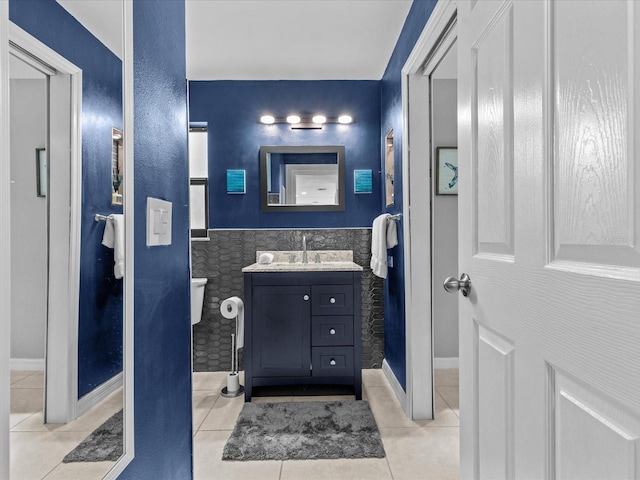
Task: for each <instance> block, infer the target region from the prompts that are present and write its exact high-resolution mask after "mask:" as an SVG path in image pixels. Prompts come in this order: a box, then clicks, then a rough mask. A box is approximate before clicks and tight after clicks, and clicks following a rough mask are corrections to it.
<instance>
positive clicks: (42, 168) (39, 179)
mask: <svg viewBox="0 0 640 480" xmlns="http://www.w3.org/2000/svg"><path fill="white" fill-rule="evenodd" d="M36 194H37V195H38V196H39V197H46V196H47V151H46V150H45V149H44V148H36Z"/></svg>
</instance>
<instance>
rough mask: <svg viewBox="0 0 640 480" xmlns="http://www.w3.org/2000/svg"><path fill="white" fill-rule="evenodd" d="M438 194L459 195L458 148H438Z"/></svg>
mask: <svg viewBox="0 0 640 480" xmlns="http://www.w3.org/2000/svg"><path fill="white" fill-rule="evenodd" d="M436 194H437V195H457V194H458V147H437V148H436Z"/></svg>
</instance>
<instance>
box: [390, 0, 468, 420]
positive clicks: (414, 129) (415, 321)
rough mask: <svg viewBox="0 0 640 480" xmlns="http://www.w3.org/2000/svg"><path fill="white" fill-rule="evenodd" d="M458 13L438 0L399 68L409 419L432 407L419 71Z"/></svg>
mask: <svg viewBox="0 0 640 480" xmlns="http://www.w3.org/2000/svg"><path fill="white" fill-rule="evenodd" d="M456 11H457V1H456V0H439V1H438V3H437V5H436V7H435V8H434V10H433V12H432V13H431V15H430V17H429V20H428V21H427V24H426V25H425V27H424V29H423V31H422V34H421V35H420V37H419V39H418V41H417V42H416V44H415V46H414V47H413V50H412V51H411V54H410V55H409V57H408V58H407V61H406V62H405V64H404V67H403V68H402V122H403V123H402V125H403V132H405V133H404V135H403V136H402V178H403V179H404V181H403V189H402V198H403V205H404V207H403V210H404V222H403V229H404V230H403V233H404V239H405V245H404V272H405V273H404V278H405V312H406V317H405V318H406V364H407V393H406V399H405V402H404V403H403V405H404V409H405V413H406V414H407V416H408V417H409V418H412V419H430V418H433V411H434V387H433V327H432V318H431V291H432V290H431V289H432V285H431V283H432V282H431V234H430V231H431V224H430V223H431V218H430V216H431V215H430V214H429V215H424V209H425V207H426V206H428V205H430V204H431V185H429V188H424V181H423V180H422V179H424V178H428V175H429V171H428V169H429V164H430V162H429V161H425V159H430V158H431V152H430V135H428V136H425V135H424V132H425V131H427V132H430V131H431V130H430V127H429V123H430V118H429V115H430V113H429V111H428V109H427V108H425V106H427V105H428V104H429V92H428V79H427V78H426V77H423V76H422V72H421V70H422V67H423V66H424V64H425V62H426V61H427V60H428V59H429V55H430V54H431V52H432V51H433V50H434V48H435V47H436V46H438V44H439V42H440V39H441V35H442V33H443V32H444V31H446V29H447V27H448V26H449V25H450V23H451V20H452V19H453V18H454V16H455V14H456ZM425 85H426V88H425ZM412 86H413V88H412ZM411 104H414V105H418V108H414V109H413V110H412V109H411V108H410V106H411ZM425 128H426V129H425ZM413 159H415V160H413ZM411 173H413V181H412V176H411ZM425 175H426V177H425ZM419 179H420V180H419ZM412 184H413V187H412ZM412 203H413V205H414V206H415V207H416V211H419V212H421V214H420V215H415V217H414V216H412V209H411V207H412ZM427 208H430V207H427ZM425 217H428V218H425ZM412 232H413V233H415V234H416V236H417V235H418V232H419V234H420V239H419V240H418V239H413V241H412ZM412 267H413V268H412ZM398 398H400V397H398Z"/></svg>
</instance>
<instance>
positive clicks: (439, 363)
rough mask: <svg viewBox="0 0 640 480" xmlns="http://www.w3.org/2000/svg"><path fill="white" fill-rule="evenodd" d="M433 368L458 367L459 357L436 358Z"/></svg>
mask: <svg viewBox="0 0 640 480" xmlns="http://www.w3.org/2000/svg"><path fill="white" fill-rule="evenodd" d="M433 368H434V369H435V370H437V369H442V368H458V357H449V358H434V359H433Z"/></svg>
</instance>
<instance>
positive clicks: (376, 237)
mask: <svg viewBox="0 0 640 480" xmlns="http://www.w3.org/2000/svg"><path fill="white" fill-rule="evenodd" d="M390 217H391V215H390V214H388V213H383V214H382V215H380V216H378V217H376V219H375V220H374V221H373V229H372V233H371V270H372V271H373V274H374V275H377V276H378V277H380V278H387V271H388V269H387V249H388V248H393V247H395V246H396V245H397V244H398V231H397V227H396V222H395V220H391V218H390Z"/></svg>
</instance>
